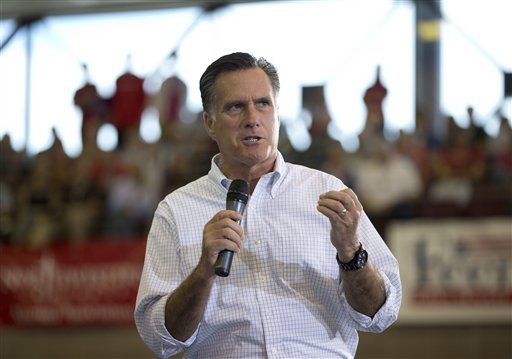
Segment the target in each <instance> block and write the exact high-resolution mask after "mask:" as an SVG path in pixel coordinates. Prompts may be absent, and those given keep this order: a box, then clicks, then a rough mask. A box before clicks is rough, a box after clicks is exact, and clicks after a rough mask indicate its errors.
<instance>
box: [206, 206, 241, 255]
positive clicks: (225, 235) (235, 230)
mask: <svg viewBox="0 0 512 359" xmlns="http://www.w3.org/2000/svg"><path fill="white" fill-rule="evenodd" d="M241 219H242V216H241V215H240V214H238V213H236V212H235V211H231V210H224V211H220V212H218V213H217V214H215V216H213V218H212V219H211V220H210V221H209V222H208V223H207V224H206V225H205V228H204V231H203V241H204V246H205V248H206V249H207V250H208V251H212V252H213V253H212V254H215V255H216V254H218V253H219V252H220V251H222V250H224V249H228V250H230V251H233V252H239V251H240V249H241V248H242V238H243V230H242V227H241V226H240V225H239V224H238V223H237V222H236V221H239V220H241Z"/></svg>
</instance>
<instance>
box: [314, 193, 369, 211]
mask: <svg viewBox="0 0 512 359" xmlns="http://www.w3.org/2000/svg"><path fill="white" fill-rule="evenodd" d="M317 208H318V211H320V212H321V213H323V214H324V215H326V216H327V217H328V218H329V219H337V218H336V217H338V218H339V217H341V218H342V217H345V216H346V215H347V214H349V213H353V214H356V215H359V214H360V213H361V211H362V209H363V206H362V205H361V202H359V199H358V198H357V195H356V194H355V193H354V191H352V190H351V189H350V188H346V189H344V190H341V191H330V192H327V193H324V194H322V195H320V198H319V200H318V207H317Z"/></svg>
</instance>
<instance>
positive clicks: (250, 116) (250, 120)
mask: <svg viewBox="0 0 512 359" xmlns="http://www.w3.org/2000/svg"><path fill="white" fill-rule="evenodd" d="M260 116H261V114H260V113H259V111H258V110H257V109H256V106H254V104H250V105H249V106H247V111H246V114H245V126H246V127H258V126H259V125H260Z"/></svg>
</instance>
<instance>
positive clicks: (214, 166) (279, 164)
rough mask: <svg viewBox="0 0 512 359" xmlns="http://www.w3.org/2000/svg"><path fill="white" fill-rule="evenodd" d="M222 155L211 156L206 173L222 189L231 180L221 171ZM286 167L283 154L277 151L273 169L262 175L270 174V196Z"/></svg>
mask: <svg viewBox="0 0 512 359" xmlns="http://www.w3.org/2000/svg"><path fill="white" fill-rule="evenodd" d="M222 161H223V158H222V155H221V154H220V153H217V154H216V155H215V156H213V157H212V161H211V168H210V172H209V173H208V177H209V178H210V179H211V180H212V181H213V182H214V183H216V184H218V185H219V186H220V187H222V188H224V189H226V190H227V189H228V188H229V185H230V184H231V182H232V180H230V179H229V178H227V177H226V176H225V175H224V173H222V171H221V169H220V168H221V167H222ZM286 171H287V168H286V163H285V161H284V158H283V155H282V154H281V152H279V151H278V152H277V158H276V163H275V165H274V171H272V172H269V173H267V174H265V175H264V176H263V177H266V176H271V178H270V181H269V183H270V192H271V195H272V197H275V195H276V194H277V189H278V187H279V184H280V183H281V182H282V179H283V178H284V176H285V174H286Z"/></svg>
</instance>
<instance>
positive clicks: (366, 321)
mask: <svg viewBox="0 0 512 359" xmlns="http://www.w3.org/2000/svg"><path fill="white" fill-rule="evenodd" d="M381 275H382V278H383V279H384V288H385V291H386V301H385V302H384V304H383V305H382V306H381V307H380V308H379V310H378V311H377V313H375V315H374V316H373V317H369V316H367V315H365V314H362V313H360V312H358V311H357V310H355V309H354V308H352V306H351V305H350V304H349V303H348V301H347V298H346V296H345V293H344V291H343V285H340V296H341V300H342V303H343V306H344V307H345V309H346V310H347V312H348V313H349V315H350V317H351V318H352V320H353V321H354V323H355V329H356V330H359V331H364V332H372V333H380V332H382V331H384V330H385V329H387V328H389V327H390V326H391V324H393V323H394V322H395V321H396V319H397V318H398V311H399V308H400V303H401V288H400V285H399V283H398V287H397V286H396V285H393V284H392V283H391V281H390V280H389V278H388V277H387V276H386V275H385V274H384V273H382V272H381Z"/></svg>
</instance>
